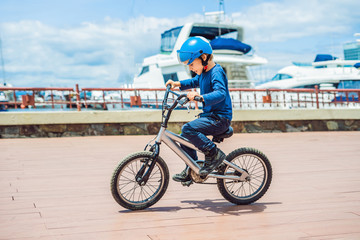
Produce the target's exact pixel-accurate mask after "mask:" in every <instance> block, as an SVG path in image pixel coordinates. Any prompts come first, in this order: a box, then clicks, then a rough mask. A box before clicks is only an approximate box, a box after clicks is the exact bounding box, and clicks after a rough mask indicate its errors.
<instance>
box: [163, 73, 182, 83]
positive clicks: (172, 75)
mask: <svg viewBox="0 0 360 240" xmlns="http://www.w3.org/2000/svg"><path fill="white" fill-rule="evenodd" d="M163 77H164V83H166V82H167V81H168V80H169V79H171V80H173V81H175V82H177V81H179V79H178V76H177V73H176V72H175V73H169V74H163Z"/></svg>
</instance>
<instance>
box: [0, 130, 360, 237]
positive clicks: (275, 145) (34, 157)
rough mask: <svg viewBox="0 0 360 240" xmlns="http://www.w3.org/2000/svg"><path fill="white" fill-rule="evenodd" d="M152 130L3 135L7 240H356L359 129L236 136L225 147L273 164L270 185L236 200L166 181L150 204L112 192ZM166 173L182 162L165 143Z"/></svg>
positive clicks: (0, 209)
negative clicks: (250, 151)
mask: <svg viewBox="0 0 360 240" xmlns="http://www.w3.org/2000/svg"><path fill="white" fill-rule="evenodd" d="M153 137H154V136H153V135H146V136H144V135H142V136H86V137H61V138H16V139H1V140H0V153H1V154H0V239H1V240H7V239H9V240H10V239H11V240H20V239H21V240H35V239H40V240H47V239H50V240H52V239H54V240H70V239H76V240H92V239H94V240H95V239H96V240H104V239H108V240H112V239H114V240H115V239H116V240H119V239H121V240H126V239H129V240H130V239H131V240H134V239H136V240H159V239H161V240H169V239H207V240H208V239H214V240H215V239H216V240H218V239H247V240H248V239H259V240H260V239H261V240H263V239H277V240H279V239H284V240H285V239H286V240H289V239H303V240H313V239H360V132H359V131H348V132H340V131H339V132H292V133H251V134H249V133H244V134H235V135H234V136H233V137H231V138H230V139H227V140H225V143H222V144H220V145H219V147H220V148H221V149H222V150H223V151H224V152H225V153H230V152H231V151H232V150H234V149H235V148H239V147H253V148H257V149H259V150H261V151H262V152H264V153H265V154H266V155H267V156H268V158H269V160H270V161H271V164H272V167H273V181H272V184H271V186H270V188H269V190H268V192H267V193H266V194H265V195H264V196H263V197H262V198H261V199H259V200H258V201H257V202H256V203H254V204H252V205H247V206H237V205H234V204H232V203H230V202H228V201H226V200H225V199H224V198H222V196H221V195H220V193H219V191H218V189H217V186H216V185H212V184H206V185H205V184H193V185H191V186H190V187H183V186H182V185H181V184H179V183H177V182H174V181H173V180H170V183H169V187H168V190H167V192H166V193H165V195H164V197H163V198H162V199H161V200H160V201H159V202H158V203H156V204H155V205H153V206H152V207H150V208H149V209H146V210H142V211H130V210H127V209H124V208H122V207H121V206H119V205H118V204H117V203H116V202H115V201H114V199H113V198H112V196H111V192H110V179H111V175H112V173H113V170H114V169H115V167H116V165H117V164H118V162H119V161H120V160H121V159H122V158H123V157H125V156H126V155H128V154H130V153H132V152H135V151H141V150H142V149H143V148H144V146H145V145H146V143H148V142H149V141H150V140H151V139H152V138H153ZM160 155H161V156H162V158H163V159H164V160H165V161H166V162H167V164H168V167H169V171H170V175H173V174H175V173H178V172H180V171H181V170H182V169H183V167H184V163H183V162H181V160H180V159H179V158H178V157H177V156H176V155H175V154H174V153H172V152H171V151H170V149H169V148H167V147H166V146H165V145H164V146H162V148H161V154H160Z"/></svg>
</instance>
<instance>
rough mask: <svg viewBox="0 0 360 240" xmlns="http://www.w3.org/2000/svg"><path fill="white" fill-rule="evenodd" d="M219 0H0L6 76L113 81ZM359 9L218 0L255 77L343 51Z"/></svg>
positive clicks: (359, 25)
mask: <svg viewBox="0 0 360 240" xmlns="http://www.w3.org/2000/svg"><path fill="white" fill-rule="evenodd" d="M218 8H219V7H218V1H217V0H192V1H190V0H183V1H169V0H167V1H165V0H152V1H150V0H127V1H122V0H121V1H119V0H118V1H115V0H71V1H69V0H61V1H60V0H51V1H45V0H0V36H1V39H2V51H3V59H4V65H5V79H6V82H8V83H11V84H12V85H14V86H29V87H30V86H38V87H40V86H42V87H48V86H64V87H65V86H66V87H73V86H74V85H75V84H76V83H79V84H80V87H118V86H120V84H121V83H122V82H124V81H131V79H132V78H133V76H134V74H136V73H137V72H138V68H139V65H140V64H141V62H142V59H143V58H144V57H147V56H150V55H153V54H156V53H157V52H158V51H159V47H160V34H161V33H162V32H163V31H165V30H167V29H169V28H172V27H176V26H179V25H182V24H184V23H186V22H189V21H193V20H195V21H202V19H203V11H204V9H205V10H206V11H217V10H218ZM359 9H360V2H359V1H358V0H342V1H339V0H292V1H290V0H277V1H271V0H270V1H262V0H253V1H250V0H225V13H226V15H227V16H228V17H229V19H231V20H232V22H233V23H236V24H239V25H241V26H243V27H244V31H245V40H244V42H245V43H247V44H250V45H251V46H253V48H254V49H255V52H256V54H257V55H259V56H261V57H264V58H266V59H267V60H268V61H269V63H268V64H267V65H266V66H263V67H261V68H259V69H257V73H258V74H260V75H258V77H261V78H268V77H271V76H272V75H273V74H275V73H276V71H278V70H279V69H280V68H282V67H285V66H287V65H289V64H291V63H292V62H293V61H300V62H310V61H313V59H314V58H315V55H316V54H317V53H330V54H334V55H336V56H338V57H343V52H342V44H343V43H344V42H347V41H354V40H355V37H354V36H353V34H354V33H356V32H360V11H359ZM0 66H1V65H0ZM0 71H2V68H0ZM3 75H4V74H0V79H1V82H2V81H3V79H2V78H3Z"/></svg>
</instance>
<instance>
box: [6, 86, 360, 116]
mask: <svg viewBox="0 0 360 240" xmlns="http://www.w3.org/2000/svg"><path fill="white" fill-rule="evenodd" d="M192 91H194V90H192ZM0 92H2V93H4V94H3V95H4V96H5V99H7V100H1V95H0V105H2V106H6V107H7V108H14V109H18V108H36V109H38V108H49V109H62V110H64V109H69V110H71V109H73V110H75V109H76V110H78V111H81V110H82V109H83V110H86V109H102V110H116V109H118V110H123V109H133V108H147V109H151V108H153V109H157V108H161V104H162V99H163V97H164V92H165V89H134V88H82V89H81V90H80V88H79V86H78V85H76V86H75V88H27V87H18V88H15V87H0ZM20 93H21V94H20ZM230 95H231V98H232V104H233V108H234V109H293V108H306V109H309V108H310V109H320V108H360V89H334V90H332V89H331V90H326V89H325V90H324V89H321V90H320V89H318V88H317V87H316V88H315V89H247V88H232V89H230ZM20 97H21V98H20ZM199 106H201V104H200V105H199ZM191 107H193V108H197V103H191Z"/></svg>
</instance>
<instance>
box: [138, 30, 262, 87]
mask: <svg viewBox="0 0 360 240" xmlns="http://www.w3.org/2000/svg"><path fill="white" fill-rule="evenodd" d="M193 36H202V37H205V38H206V39H208V40H209V41H210V44H211V46H212V48H213V50H214V51H213V54H214V60H215V62H217V63H218V64H220V65H221V66H222V67H223V68H224V70H225V72H226V74H227V77H228V80H229V87H230V88H235V87H236V88H249V87H253V79H252V78H251V76H250V73H249V71H248V67H250V66H256V65H262V64H266V63H267V60H266V59H265V58H262V57H259V56H256V55H255V54H251V51H250V50H251V49H252V47H251V46H249V45H247V44H244V43H243V42H242V41H243V28H242V27H240V26H238V25H234V24H220V23H187V24H185V25H184V26H180V27H175V28H172V29H170V30H167V31H165V32H164V33H162V34H161V51H160V53H159V54H157V55H154V56H151V57H147V58H145V59H144V61H143V64H142V69H141V71H140V74H139V75H138V76H137V77H135V78H134V83H133V87H134V88H164V86H165V83H166V82H167V81H168V80H169V79H172V80H174V81H178V80H184V79H188V78H192V77H193V76H195V75H194V73H191V72H190V70H189V68H188V66H184V65H183V64H181V63H179V62H178V59H177V50H178V49H180V47H181V45H182V44H183V43H184V42H185V41H186V40H187V39H188V38H189V37H193Z"/></svg>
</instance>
